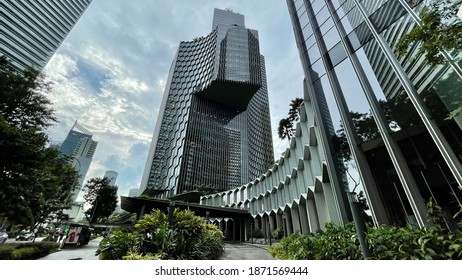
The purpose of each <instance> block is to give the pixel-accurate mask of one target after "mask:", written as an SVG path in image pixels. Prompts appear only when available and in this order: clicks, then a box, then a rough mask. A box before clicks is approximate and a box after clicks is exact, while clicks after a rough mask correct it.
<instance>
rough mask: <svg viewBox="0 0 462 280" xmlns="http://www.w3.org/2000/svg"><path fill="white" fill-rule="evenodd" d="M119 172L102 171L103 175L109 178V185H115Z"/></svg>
mask: <svg viewBox="0 0 462 280" xmlns="http://www.w3.org/2000/svg"><path fill="white" fill-rule="evenodd" d="M118 175H119V174H118V173H117V172H115V171H113V170H107V171H106V172H105V173H104V177H106V178H108V179H109V185H111V186H115V183H116V181H117V176H118Z"/></svg>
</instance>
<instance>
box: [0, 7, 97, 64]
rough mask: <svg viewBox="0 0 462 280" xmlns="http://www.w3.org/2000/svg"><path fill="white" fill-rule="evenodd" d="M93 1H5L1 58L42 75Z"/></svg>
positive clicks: (1, 12)
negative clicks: (3, 57) (8, 59)
mask: <svg viewBox="0 0 462 280" xmlns="http://www.w3.org/2000/svg"><path fill="white" fill-rule="evenodd" d="M91 1H92V0H69V1H19V0H2V1H1V2H0V14H1V18H2V35H1V36H2V37H1V44H0V54H3V55H6V56H8V57H9V58H10V59H11V61H12V63H13V65H14V66H15V67H16V68H17V69H19V70H23V69H25V68H26V67H30V66H32V67H34V68H35V69H37V70H39V71H41V70H42V69H43V67H45V65H46V64H47V62H48V60H49V59H50V58H51V56H52V55H53V54H54V53H55V52H56V50H57V49H58V47H59V46H60V45H61V43H62V42H63V41H64V38H66V36H67V34H68V33H69V32H70V31H71V29H72V27H73V26H74V25H75V24H76V23H77V21H78V20H79V18H80V17H81V16H82V14H83V13H84V11H85V10H86V8H87V7H88V5H90V3H91Z"/></svg>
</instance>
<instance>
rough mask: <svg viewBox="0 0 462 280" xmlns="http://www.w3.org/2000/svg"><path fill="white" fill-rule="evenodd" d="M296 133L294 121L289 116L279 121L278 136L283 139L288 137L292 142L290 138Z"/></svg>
mask: <svg viewBox="0 0 462 280" xmlns="http://www.w3.org/2000/svg"><path fill="white" fill-rule="evenodd" d="M293 135H294V129H293V127H292V122H291V121H290V119H289V118H285V119H282V120H280V121H279V126H278V136H279V138H281V139H285V138H287V140H289V143H290V138H292V136H293Z"/></svg>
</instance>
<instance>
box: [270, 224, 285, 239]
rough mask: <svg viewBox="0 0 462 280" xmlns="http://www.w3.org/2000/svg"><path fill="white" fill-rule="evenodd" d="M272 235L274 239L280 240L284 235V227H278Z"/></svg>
mask: <svg viewBox="0 0 462 280" xmlns="http://www.w3.org/2000/svg"><path fill="white" fill-rule="evenodd" d="M271 235H272V236H273V239H275V240H279V239H281V238H283V237H284V230H283V229H282V227H278V228H277V229H275V230H273V232H272V233H271Z"/></svg>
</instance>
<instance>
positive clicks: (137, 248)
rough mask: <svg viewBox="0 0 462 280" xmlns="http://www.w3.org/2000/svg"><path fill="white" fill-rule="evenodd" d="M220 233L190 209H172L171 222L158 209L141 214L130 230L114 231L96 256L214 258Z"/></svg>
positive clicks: (220, 245) (220, 249) (220, 250)
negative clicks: (131, 230) (133, 227)
mask: <svg viewBox="0 0 462 280" xmlns="http://www.w3.org/2000/svg"><path fill="white" fill-rule="evenodd" d="M223 239H224V237H223V233H222V232H221V231H220V230H219V229H218V228H217V227H216V226H214V225H211V224H206V223H205V221H204V220H203V219H201V218H200V217H198V216H196V215H194V213H193V212H192V211H190V210H183V211H179V210H178V209H175V211H174V216H173V222H172V224H171V225H169V223H168V221H167V216H166V215H165V214H164V213H163V212H162V211H160V210H156V211H154V212H153V213H152V214H149V215H145V216H144V217H143V219H141V220H140V221H138V223H137V224H136V225H135V229H134V230H133V232H121V231H116V232H114V234H113V235H112V236H111V237H108V238H105V239H103V240H102V241H101V243H100V245H99V248H98V250H97V254H99V255H100V257H99V258H100V259H130V260H136V259H174V260H183V259H184V260H205V259H217V258H218V257H219V256H220V255H221V254H223V252H224V244H223Z"/></svg>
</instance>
